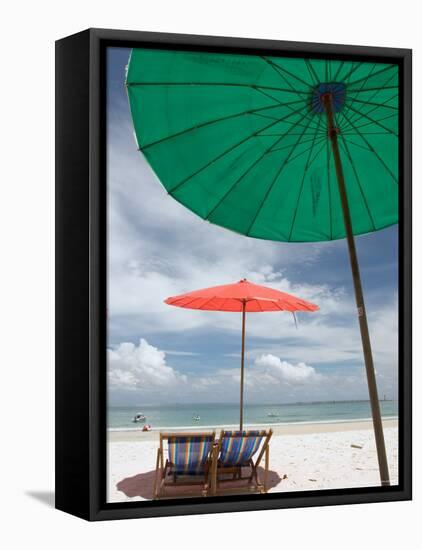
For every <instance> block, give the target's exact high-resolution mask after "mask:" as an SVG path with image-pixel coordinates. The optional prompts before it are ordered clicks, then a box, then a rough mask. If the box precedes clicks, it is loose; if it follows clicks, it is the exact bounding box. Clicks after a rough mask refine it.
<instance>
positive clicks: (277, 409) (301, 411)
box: [107, 401, 398, 430]
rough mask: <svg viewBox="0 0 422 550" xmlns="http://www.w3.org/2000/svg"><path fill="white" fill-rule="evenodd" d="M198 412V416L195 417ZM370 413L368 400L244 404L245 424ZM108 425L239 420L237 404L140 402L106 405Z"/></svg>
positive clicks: (389, 412)
mask: <svg viewBox="0 0 422 550" xmlns="http://www.w3.org/2000/svg"><path fill="white" fill-rule="evenodd" d="M380 405H381V414H382V416H383V417H385V418H388V417H390V418H394V417H397V415H398V403H397V401H381V402H380ZM137 413H143V414H144V415H145V417H146V420H145V421H143V422H139V423H134V422H133V421H132V420H133V417H134V416H135V414H137ZM195 416H199V420H194V417H195ZM370 417H371V410H370V405H369V401H330V402H317V403H292V404H270V405H267V404H265V405H245V408H244V424H246V425H254V424H264V425H271V424H286V423H309V422H336V421H352V420H362V419H367V418H370ZM107 421H108V428H109V429H111V430H123V429H139V428H140V427H142V426H143V424H150V425H151V427H152V429H153V430H154V429H161V430H162V429H165V428H173V429H174V428H187V427H201V428H205V427H207V428H218V427H221V426H234V427H235V426H236V425H238V423H239V405H237V404H221V403H218V404H209V403H195V404H183V405H177V404H175V405H159V406H158V405H141V404H140V405H139V407H109V408H108V418H107Z"/></svg>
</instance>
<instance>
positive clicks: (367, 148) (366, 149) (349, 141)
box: [342, 132, 391, 153]
mask: <svg viewBox="0 0 422 550" xmlns="http://www.w3.org/2000/svg"><path fill="white" fill-rule="evenodd" d="M348 135H350V134H346V136H348ZM352 135H356V134H352ZM362 135H369V136H371V135H373V134H362ZM381 135H383V136H389V135H391V134H387V132H384V133H383V134H381ZM342 137H343V138H344V134H342ZM344 140H345V141H346V139H345V138H344ZM347 142H348V143H350V144H352V145H355V146H356V147H359V148H360V149H363V150H364V151H370V152H371V153H372V149H370V148H369V147H365V146H364V145H362V144H361V143H356V142H355V141H352V140H351V139H350V138H348V139H347Z"/></svg>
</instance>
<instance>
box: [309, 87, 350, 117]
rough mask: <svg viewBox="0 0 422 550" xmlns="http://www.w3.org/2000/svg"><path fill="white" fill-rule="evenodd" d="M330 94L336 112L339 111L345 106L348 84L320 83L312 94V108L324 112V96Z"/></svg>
mask: <svg viewBox="0 0 422 550" xmlns="http://www.w3.org/2000/svg"><path fill="white" fill-rule="evenodd" d="M326 94H330V96H331V106H332V110H333V112H334V113H339V112H340V111H341V110H342V109H343V107H344V100H345V97H346V86H345V84H344V83H343V82H322V83H321V84H318V85H317V86H316V87H315V88H314V90H313V92H312V96H311V108H312V111H314V113H324V112H325V106H324V96H326Z"/></svg>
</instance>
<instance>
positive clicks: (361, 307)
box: [322, 93, 390, 485]
mask: <svg viewBox="0 0 422 550" xmlns="http://www.w3.org/2000/svg"><path fill="white" fill-rule="evenodd" d="M322 99H323V102H324V106H325V111H326V114H327V121H328V135H329V138H330V141H331V148H332V151H333V157H334V163H335V168H336V175H337V183H338V189H339V193H340V200H341V205H342V209H343V218H344V226H345V230H346V237H347V244H348V249H349V258H350V265H351V268H352V275H353V285H354V289H355V298H356V306H357V310H358V316H359V326H360V334H361V339H362V347H363V354H364V358H365V368H366V377H367V380H368V390H369V398H370V402H371V411H372V422H373V425H374V432H375V442H376V447H377V455H378V466H379V471H380V477H381V485H390V476H389V473H388V462H387V455H386V452H385V441H384V432H383V427H382V420H381V411H380V404H379V400H378V390H377V382H376V378H375V369H374V362H373V358H372V350H371V341H370V338H369V330H368V322H367V318H366V310H365V302H364V298H363V291H362V283H361V279H360V273H359V264H358V259H357V254H356V246H355V239H354V236H353V229H352V220H351V216H350V209H349V203H348V200H347V192H346V186H345V183H344V174H343V166H342V163H341V157H340V150H339V146H338V139H337V137H338V133H339V129H338V128H336V126H335V122H334V115H333V109H332V96H331V94H330V93H327V94H324V96H323V98H322Z"/></svg>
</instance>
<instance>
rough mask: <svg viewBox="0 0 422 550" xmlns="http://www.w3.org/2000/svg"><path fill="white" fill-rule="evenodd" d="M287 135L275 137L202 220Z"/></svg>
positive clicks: (209, 213) (208, 216)
mask: <svg viewBox="0 0 422 550" xmlns="http://www.w3.org/2000/svg"><path fill="white" fill-rule="evenodd" d="M306 116H308V115H304V116H303V117H302V118H301V119H300V120H303V119H304V118H305V117H306ZM287 135H289V132H288V131H287V132H286V133H285V134H283V135H282V136H281V137H280V138H279V139H276V140H275V142H274V143H272V144H271V145H270V147H268V148H267V149H266V150H265V151H264V152H263V153H262V155H261V156H260V157H258V158H257V159H256V160H255V161H254V162H253V163H252V164H251V165H250V166H249V167H248V168H247V169H246V170H245V171H244V172H243V174H242V175H241V176H239V178H238V179H237V180H236V181H235V182H234V183H233V185H232V186H231V187H230V188H229V189H228V190H227V191H226V192H225V193H224V195H223V196H222V197H221V198H220V199H219V200H218V202H217V203H216V205H215V206H213V207H212V209H211V210H210V211H209V212H208V214H207V215H206V216H205V218H204V220H208V219H209V218H210V216H212V214H213V213H214V212H215V210H217V208H218V207H219V206H220V204H221V203H222V202H223V201H224V200H225V199H226V197H227V196H228V195H229V194H230V193H231V192H232V191H233V189H235V187H236V186H237V185H238V184H239V183H240V181H241V180H242V179H243V178H244V177H245V176H246V175H247V174H248V173H249V172H250V171H251V170H252V168H254V166H256V165H257V164H258V163H259V162H261V160H262V159H263V158H264V157H265V155H266V154H267V153H269V152H270V151H271V148H272V147H273V146H274V145H276V144H277V143H280V141H281V140H282V139H284V138H285V137H286V136H287Z"/></svg>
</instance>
